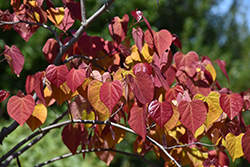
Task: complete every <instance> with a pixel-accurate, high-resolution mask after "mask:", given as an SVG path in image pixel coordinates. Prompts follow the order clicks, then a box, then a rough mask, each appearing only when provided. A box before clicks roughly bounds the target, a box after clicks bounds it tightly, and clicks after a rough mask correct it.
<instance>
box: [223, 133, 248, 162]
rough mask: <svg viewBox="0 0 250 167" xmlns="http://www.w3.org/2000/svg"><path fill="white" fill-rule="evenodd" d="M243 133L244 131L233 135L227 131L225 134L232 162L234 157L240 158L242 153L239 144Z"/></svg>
mask: <svg viewBox="0 0 250 167" xmlns="http://www.w3.org/2000/svg"><path fill="white" fill-rule="evenodd" d="M243 135H244V133H241V134H240V135H238V136H235V135H234V134H233V133H228V134H227V136H226V148H227V150H228V153H229V154H230V156H231V157H232V161H233V162H234V160H235V159H236V158H240V157H241V156H243V155H244V153H243V150H242V146H241V139H242V136H243Z"/></svg>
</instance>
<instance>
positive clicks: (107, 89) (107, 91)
mask: <svg viewBox="0 0 250 167" xmlns="http://www.w3.org/2000/svg"><path fill="white" fill-rule="evenodd" d="M122 91H123V88H122V83H121V81H118V80H115V81H113V82H105V83H104V84H103V85H102V86H101V89H100V99H101V101H102V102H103V103H104V104H105V105H106V106H107V107H108V109H109V112H110V113H112V110H113V108H114V106H115V105H116V103H117V102H118V100H119V99H120V98H121V96H122Z"/></svg>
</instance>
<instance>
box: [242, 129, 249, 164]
mask: <svg viewBox="0 0 250 167" xmlns="http://www.w3.org/2000/svg"><path fill="white" fill-rule="evenodd" d="M249 141H250V132H246V133H245V134H244V135H243V137H242V139H241V145H242V149H243V153H244V155H245V157H246V159H247V161H248V162H249V163H250V142H249Z"/></svg>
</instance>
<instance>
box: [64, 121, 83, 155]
mask: <svg viewBox="0 0 250 167" xmlns="http://www.w3.org/2000/svg"><path fill="white" fill-rule="evenodd" d="M61 136H62V141H63V143H64V144H65V145H66V146H67V147H68V149H69V150H70V152H71V153H72V154H75V153H76V150H77V147H78V146H79V145H80V142H81V140H82V128H81V126H80V124H77V125H72V124H68V125H66V126H65V127H64V128H63V130H62V135H61Z"/></svg>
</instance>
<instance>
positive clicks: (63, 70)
mask: <svg viewBox="0 0 250 167" xmlns="http://www.w3.org/2000/svg"><path fill="white" fill-rule="evenodd" d="M68 72H69V70H68V67H67V66H66V65H60V66H55V65H54V64H51V65H49V66H48V67H47V69H46V77H47V79H48V80H49V81H50V82H51V83H53V84H55V85H56V87H57V88H58V87H59V86H60V85H61V84H63V83H64V82H65V81H66V80H67V75H68Z"/></svg>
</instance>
